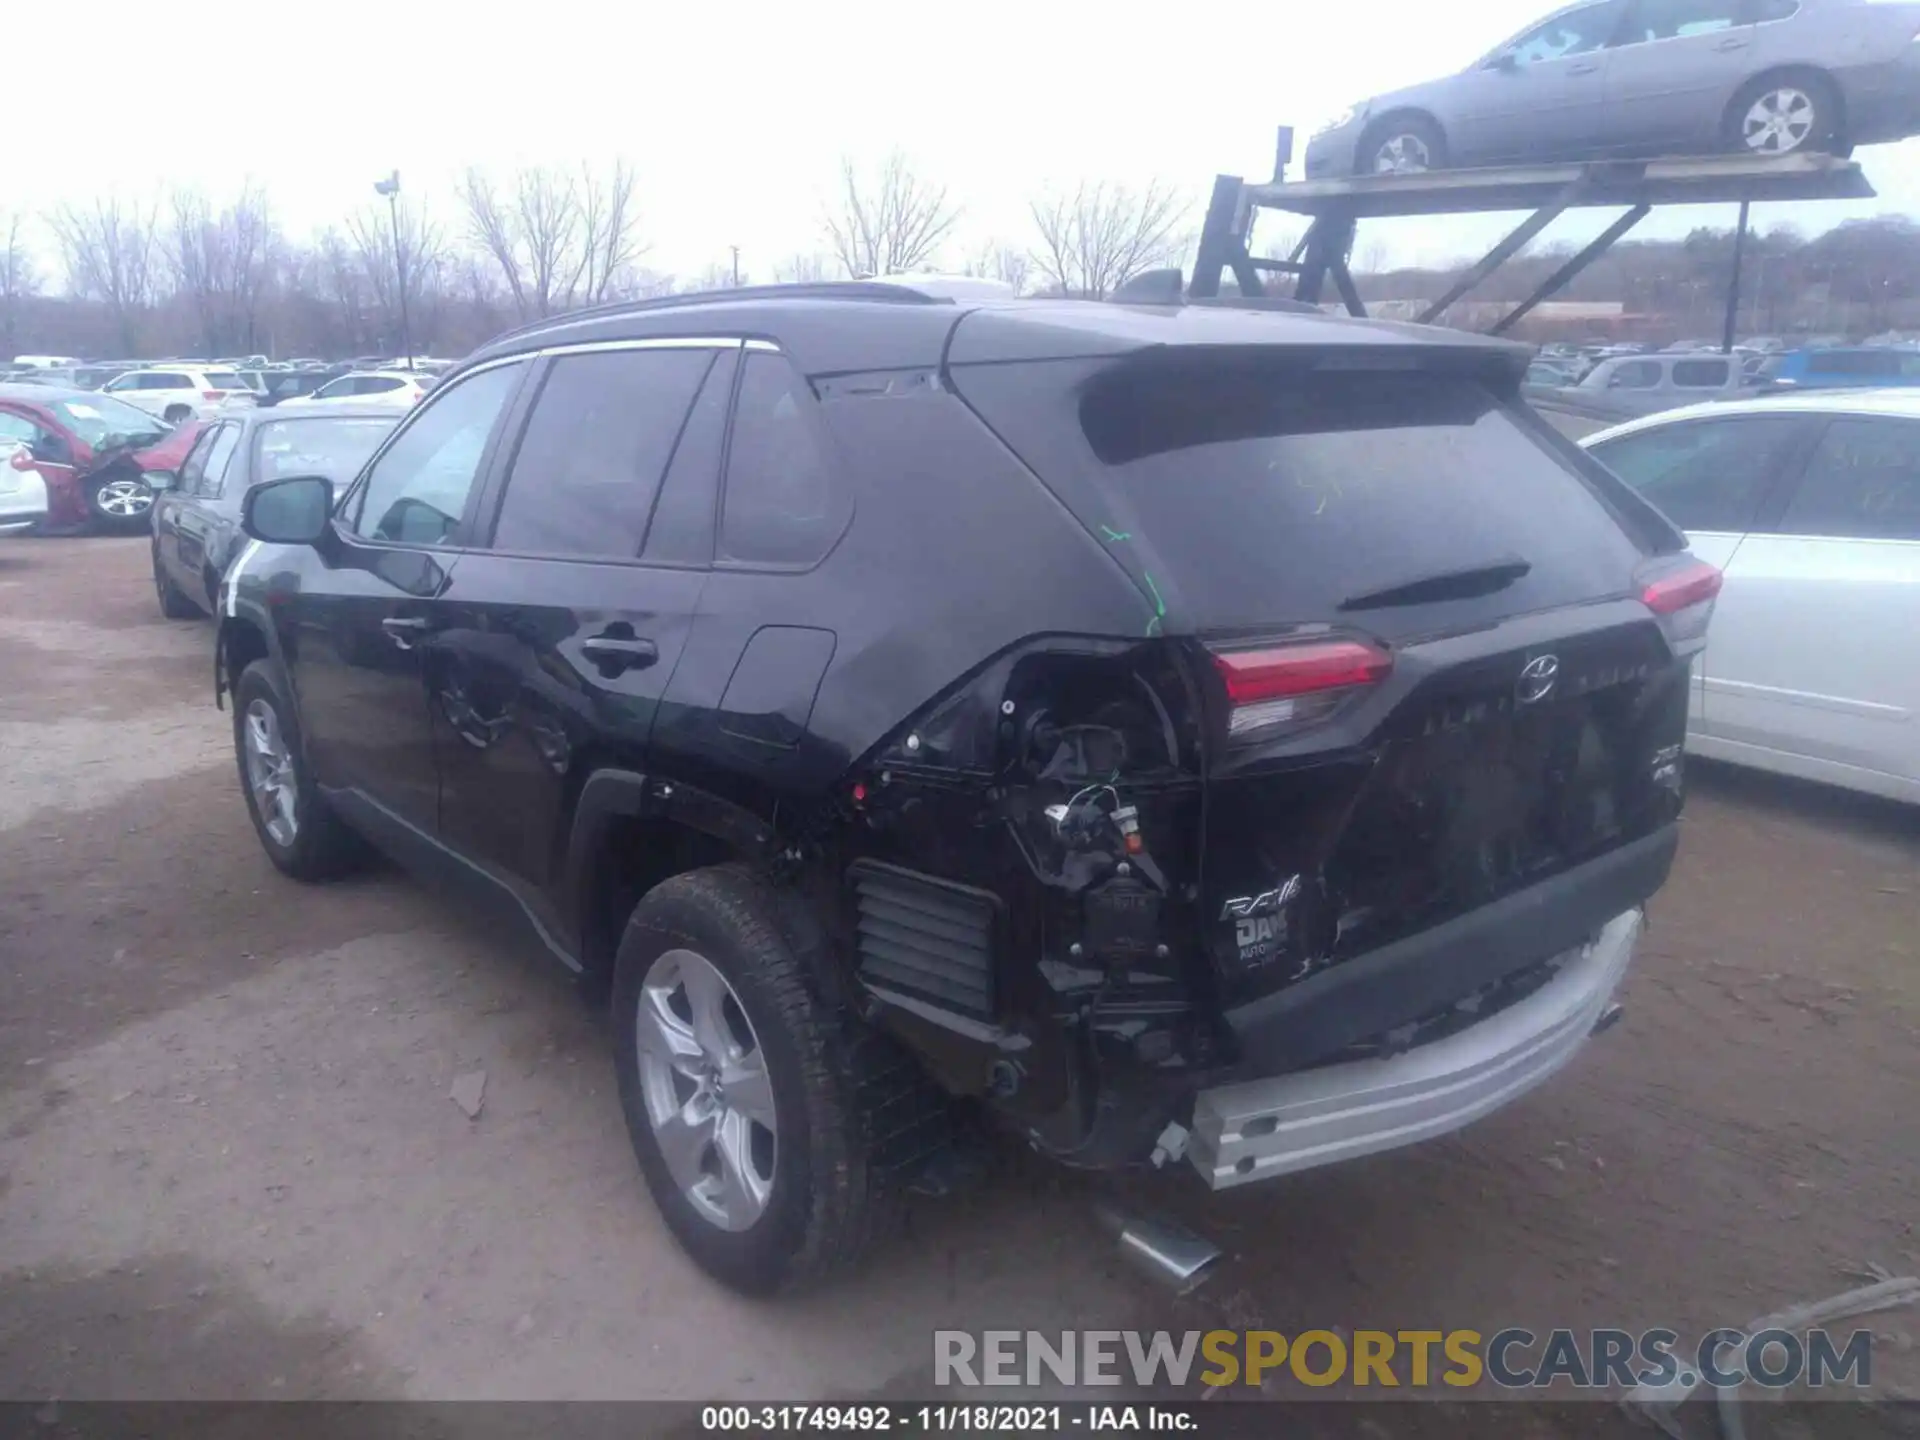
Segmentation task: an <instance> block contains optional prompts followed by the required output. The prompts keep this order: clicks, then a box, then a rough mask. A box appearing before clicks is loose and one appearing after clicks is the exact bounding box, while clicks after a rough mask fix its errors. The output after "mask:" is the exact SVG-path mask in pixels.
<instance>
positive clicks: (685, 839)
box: [580, 815, 742, 1002]
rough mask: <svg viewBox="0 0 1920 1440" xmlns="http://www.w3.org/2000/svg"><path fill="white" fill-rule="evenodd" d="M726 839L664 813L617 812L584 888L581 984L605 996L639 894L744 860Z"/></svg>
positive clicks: (599, 997) (592, 995)
mask: <svg viewBox="0 0 1920 1440" xmlns="http://www.w3.org/2000/svg"><path fill="white" fill-rule="evenodd" d="M741 858H742V857H741V855H740V853H739V852H738V851H737V850H735V849H734V847H733V846H731V845H729V844H727V843H726V841H724V840H721V839H718V838H716V837H715V836H712V835H708V834H706V833H705V832H704V831H700V830H695V829H692V828H691V827H689V826H686V825H683V824H680V823H679V822H678V821H675V820H669V819H665V818H663V817H659V816H643V815H616V816H613V817H612V818H611V819H610V820H609V821H608V824H607V830H606V833H605V834H604V836H603V837H602V838H601V840H600V843H599V846H598V848H597V849H596V851H595V853H594V856H593V859H592V863H591V869H590V870H589V873H588V875H587V877H586V884H585V886H584V887H583V889H584V893H583V895H582V901H583V903H582V909H581V916H580V960H581V965H582V974H581V980H580V984H581V988H582V990H583V991H585V993H586V994H587V995H588V996H589V997H590V998H591V999H593V1000H595V1001H596V1002H597V1001H602V1000H605V999H606V997H607V994H608V992H609V989H610V987H611V985H612V980H613V961H614V955H615V953H616V952H617V951H618V950H619V948H620V936H621V934H622V932H624V931H625V929H626V927H627V919H628V917H629V916H631V915H632V914H633V907H634V906H636V905H638V904H639V903H640V897H641V896H643V895H645V894H646V893H647V892H648V891H649V890H651V889H653V887H654V886H656V885H658V884H659V883H660V882H661V881H663V880H668V879H671V878H672V877H673V876H675V875H679V874H683V873H685V872H686V871H688V870H698V869H701V868H703V867H705V866H708V865H723V864H725V863H727V862H728V861H730V860H738V859H741Z"/></svg>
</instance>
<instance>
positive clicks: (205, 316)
mask: <svg viewBox="0 0 1920 1440" xmlns="http://www.w3.org/2000/svg"><path fill="white" fill-rule="evenodd" d="M163 248H164V250H165V255H166V259H167V261H168V263H169V264H170V265H171V266H172V269H173V281H174V293H175V294H176V295H177V296H180V297H181V298H182V299H184V300H185V301H186V302H187V303H188V304H189V305H190V306H191V307H192V309H193V312H194V315H195V318H196V319H197V321H198V323H199V326H200V334H201V338H202V340H203V341H204V343H205V345H206V349H207V353H208V354H210V355H219V354H221V353H223V352H225V351H228V350H231V349H243V350H247V351H251V350H253V348H254V347H255V345H256V344H257V343H258V338H259V336H258V331H259V319H260V304H261V300H262V297H263V296H264V295H265V293H266V290H267V287H268V284H269V282H270V281H271V278H272V271H273V266H274V263H275V260H276V258H277V251H278V249H279V243H278V235H277V234H276V232H275V230H274V226H273V215H272V211H271V209H270V208H269V206H268V204H267V196H266V192H265V191H264V190H262V189H261V188H260V187H259V186H257V185H253V184H249V185H247V187H246V188H245V189H243V190H242V191H241V192H240V194H239V196H238V198H236V199H235V201H234V203H233V204H231V205H229V206H227V207H226V208H225V209H224V210H221V211H219V212H217V213H216V212H215V211H214V209H213V207H212V206H211V205H209V204H208V203H207V199H206V197H205V196H204V195H201V194H199V193H198V192H197V191H190V190H182V191H178V192H176V193H175V195H174V197H173V219H172V224H171V225H170V226H169V228H168V230H167V233H166V235H165V237H164V240H163Z"/></svg>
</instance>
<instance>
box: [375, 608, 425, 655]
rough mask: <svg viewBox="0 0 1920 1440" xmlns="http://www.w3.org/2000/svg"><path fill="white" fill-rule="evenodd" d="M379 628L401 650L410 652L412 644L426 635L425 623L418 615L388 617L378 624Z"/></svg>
mask: <svg viewBox="0 0 1920 1440" xmlns="http://www.w3.org/2000/svg"><path fill="white" fill-rule="evenodd" d="M380 628H381V629H382V630H384V631H386V632H387V638H388V639H389V640H391V641H393V643H394V644H395V645H398V646H399V647H400V648H401V649H402V650H411V649H412V648H413V642H414V641H416V640H418V639H420V638H421V636H423V635H425V634H426V633H427V622H426V619H425V617H423V616H420V615H389V616H387V617H386V618H385V619H384V620H382V621H381V622H380Z"/></svg>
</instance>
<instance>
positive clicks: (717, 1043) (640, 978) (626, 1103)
mask: <svg viewBox="0 0 1920 1440" xmlns="http://www.w3.org/2000/svg"><path fill="white" fill-rule="evenodd" d="M796 904H797V902H793V901H791V900H790V899H788V898H787V897H785V896H783V895H782V894H781V893H780V892H778V891H776V890H775V889H774V888H773V886H772V885H771V883H770V882H768V881H767V880H765V879H763V878H762V877H760V876H759V875H757V874H756V873H755V872H753V871H752V870H750V869H748V868H746V867H745V866H740V865H722V866H716V867H713V868H711V869H705V870H694V871H689V872H687V873H685V874H682V875H677V876H675V877H673V878H672V879H670V880H667V881H665V882H663V883H662V884H660V885H658V886H656V887H655V888H654V889H653V890H652V891H650V892H649V893H648V894H647V896H646V898H645V899H643V900H642V901H641V902H640V904H639V905H638V906H637V907H636V908H635V910H634V912H633V916H632V918H631V919H630V920H629V921H628V923H627V928H626V933H625V934H624V935H623V936H622V938H621V941H620V949H619V954H618V957H617V959H616V961H615V968H614V984H613V1005H612V1019H613V1025H614V1055H615V1062H616V1064H617V1066H618V1069H619V1082H620V1103H621V1107H622V1109H623V1110H624V1111H625V1114H626V1121H627V1131H628V1134H629V1136H630V1137H631V1139H632V1141H633V1148H634V1154H635V1156H636V1158H637V1159H638V1160H639V1162H640V1170H641V1174H642V1175H643V1176H644V1177H645V1179H646V1182H647V1188H648V1189H649V1190H650V1191H651V1192H652V1194H653V1198H654V1202H655V1204H656V1205H658V1207H659V1209H660V1213H661V1215H662V1217H663V1218H664V1219H665V1220H666V1222H667V1225H668V1228H669V1229H671V1230H672V1231H673V1234H674V1237H675V1238H676V1239H677V1240H678V1241H679V1242H680V1244H681V1246H682V1248H684V1249H685V1250H686V1251H687V1253H688V1254H689V1255H691V1256H692V1257H693V1259H694V1260H695V1261H696V1262H697V1263H698V1264H699V1265H700V1267H701V1268H702V1269H703V1270H705V1271H706V1272H707V1273H708V1274H709V1275H712V1276H713V1277H714V1278H715V1279H717V1280H719V1281H720V1282H721V1283H722V1284H725V1285H728V1286H730V1287H731V1288H733V1289H735V1290H739V1291H741V1292H743V1293H746V1294H749V1295H768V1294H772V1293H774V1292H776V1291H782V1290H792V1289H796V1288H799V1287H802V1286H805V1285H808V1284H812V1283H817V1282H818V1281H820V1280H822V1279H824V1278H826V1277H827V1276H829V1275H831V1274H832V1273H834V1272H835V1271H838V1270H841V1269H844V1268H846V1267H848V1266H850V1265H851V1264H852V1263H853V1262H854V1260H855V1259H856V1258H857V1257H858V1256H859V1255H860V1254H861V1252H862V1251H863V1250H864V1249H865V1248H866V1245H867V1243H868V1241H869V1239H870V1238H871V1237H872V1236H873V1234H874V1233H875V1232H876V1231H877V1230H878V1229H879V1228H880V1227H881V1225H882V1224H883V1222H884V1219H885V1217H886V1216H887V1215H888V1214H889V1213H890V1211H891V1209H892V1201H893V1197H894V1195H895V1194H896V1193H897V1190H896V1187H895V1186H894V1185H893V1183H892V1181H893V1178H894V1176H895V1174H897V1173H898V1169H899V1168H900V1167H901V1166H902V1165H903V1163H904V1162H906V1161H908V1160H910V1159H912V1158H917V1154H910V1153H907V1152H909V1151H913V1150H914V1149H915V1147H916V1146H924V1145H925V1144H926V1143H928V1137H929V1136H931V1135H932V1134H934V1133H935V1122H934V1120H933V1113H932V1107H933V1106H934V1104H935V1103H936V1102H935V1097H932V1095H931V1092H930V1090H929V1089H928V1087H927V1082H926V1081H925V1080H924V1079H923V1078H922V1077H921V1075H920V1073H919V1071H918V1069H917V1067H916V1066H915V1065H914V1064H913V1062H912V1061H911V1060H910V1059H909V1058H908V1057H907V1056H906V1055H905V1054H904V1053H903V1052H901V1051H899V1050H898V1049H897V1048H896V1047H894V1046H893V1044H892V1042H890V1041H889V1040H887V1039H886V1038H885V1037H883V1036H881V1035H879V1034H877V1033H876V1032H874V1031H872V1030H870V1029H868V1028H867V1027H866V1026H864V1025H863V1024H861V1023H860V1022H859V1021H858V1020H856V1019H855V1018H854V1017H852V1016H851V1015H848V1014H846V1013H845V1012H844V1011H842V1010H841V1009H840V1007H838V1006H836V1005H835V1004H833V1003H832V1002H831V1001H830V1000H828V999H827V998H825V997H823V995H822V994H821V993H820V991H819V988H818V983H817V981H816V978H815V977H816V976H818V975H820V974H821V973H822V970H821V965H822V960H823V956H822V955H821V953H820V950H821V946H822V943H823V942H822V940H821V939H820V937H819V934H818V931H817V929H815V928H814V927H813V926H811V924H810V923H808V922H809V918H810V917H807V916H806V915H805V914H804V913H803V912H801V911H800V910H798V909H796V908H794V907H795V905H796ZM883 1111H884V1118H883V1115H882V1112H883ZM916 1117H922V1118H925V1119H926V1121H927V1123H925V1124H920V1123H917V1121H916ZM903 1122H905V1123H903Z"/></svg>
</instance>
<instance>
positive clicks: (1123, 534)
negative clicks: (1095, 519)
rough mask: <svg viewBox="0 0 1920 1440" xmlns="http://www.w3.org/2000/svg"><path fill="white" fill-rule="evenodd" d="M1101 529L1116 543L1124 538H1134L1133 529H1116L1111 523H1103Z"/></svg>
mask: <svg viewBox="0 0 1920 1440" xmlns="http://www.w3.org/2000/svg"><path fill="white" fill-rule="evenodd" d="M1100 530H1101V533H1102V534H1104V535H1105V536H1106V537H1107V539H1109V540H1111V541H1113V542H1114V543H1115V544H1118V543H1119V542H1120V541H1122V540H1131V539H1132V538H1133V532H1132V531H1131V530H1116V529H1114V528H1113V527H1112V526H1111V525H1102V526H1101V527H1100Z"/></svg>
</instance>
